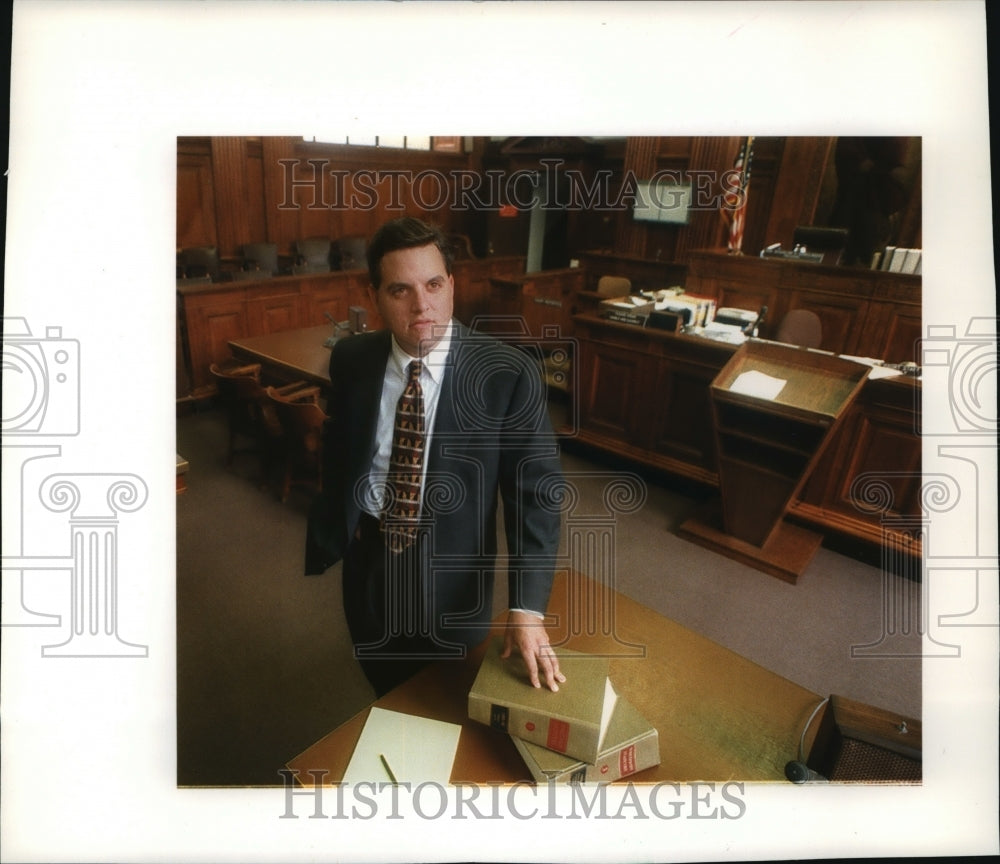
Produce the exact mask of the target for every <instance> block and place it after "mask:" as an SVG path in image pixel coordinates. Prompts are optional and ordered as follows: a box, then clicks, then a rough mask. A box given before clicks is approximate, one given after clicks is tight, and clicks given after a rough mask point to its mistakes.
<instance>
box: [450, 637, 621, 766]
mask: <svg viewBox="0 0 1000 864" xmlns="http://www.w3.org/2000/svg"><path fill="white" fill-rule="evenodd" d="M502 648H503V640H502V639H495V640H493V641H492V642H491V643H490V645H489V647H488V649H487V651H486V656H485V658H484V659H483V663H482V666H480V667H479V672H478V673H477V675H476V680H475V681H474V682H473V684H472V689H471V690H470V691H469V717H470V719H472V720H475V721H477V722H479V723H485V724H486V725H487V726H492V727H493V728H494V729H499V730H500V731H502V732H507V733H509V734H511V735H515V736H517V737H518V738H522V739H524V740H525V741H530V742H531V743H533V744H538V745H539V746H541V747H545V748H547V749H549V750H554V751H556V752H557V753H563V754H565V755H567V756H570V757H572V758H573V759H583V760H584V761H586V762H594V761H596V760H597V754H598V753H600V751H601V745H602V743H603V740H604V733H605V732H606V730H607V727H608V723H609V721H610V719H611V711H612V708H613V707H614V704H615V700H616V696H615V692H614V689H613V688H612V687H611V685H610V682H609V681H608V658H607V657H598V656H593V655H589V654H581V653H580V652H578V651H571V650H569V649H566V648H561V649H555V650H556V655H557V656H558V657H559V666H560V669H561V671H562V672H563V674H564V675H565V676H566V681H565V682H564V683H562V684H560V685H559V690H558V691H557V692H553V691H551V690H549V689H548V688H547V687H545V686H542V687H532V686H531V683H530V682H529V681H528V672H527V669H526V667H525V665H524V661H523V660H522V659H521V658H520V657H519V656H518V655H517V654H516V652H515V654H514V655H512V656H511V657H509V658H507V659H506V660H503V659H501V658H500V653H501V651H502Z"/></svg>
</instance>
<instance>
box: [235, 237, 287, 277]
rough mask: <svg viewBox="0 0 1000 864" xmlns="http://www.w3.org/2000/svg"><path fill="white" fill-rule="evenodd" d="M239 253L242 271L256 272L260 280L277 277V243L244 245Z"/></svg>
mask: <svg viewBox="0 0 1000 864" xmlns="http://www.w3.org/2000/svg"><path fill="white" fill-rule="evenodd" d="M240 252H241V253H242V255H243V269H244V270H246V271H256V272H257V275H258V276H260V277H261V278H263V277H266V276H277V275H278V244H277V243H245V244H243V246H242V247H241V248H240Z"/></svg>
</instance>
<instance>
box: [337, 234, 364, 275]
mask: <svg viewBox="0 0 1000 864" xmlns="http://www.w3.org/2000/svg"><path fill="white" fill-rule="evenodd" d="M367 256H368V238H366V237H362V236H355V237H340V238H339V239H338V240H337V242H336V244H335V248H334V257H335V258H336V260H337V266H338V267H339V268H340V269H341V270H364V269H365V268H366V267H367V266H368V258H367Z"/></svg>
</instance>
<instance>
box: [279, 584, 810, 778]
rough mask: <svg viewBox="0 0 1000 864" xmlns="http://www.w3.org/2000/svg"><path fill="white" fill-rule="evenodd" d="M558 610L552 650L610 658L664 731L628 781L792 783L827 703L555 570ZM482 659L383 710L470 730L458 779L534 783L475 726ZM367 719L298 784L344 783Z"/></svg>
mask: <svg viewBox="0 0 1000 864" xmlns="http://www.w3.org/2000/svg"><path fill="white" fill-rule="evenodd" d="M549 614H550V615H556V616H557V625H556V626H555V627H554V628H553V630H552V633H551V641H552V643H553V644H554V645H565V646H566V647H568V648H572V649H574V650H577V651H585V652H589V653H599V652H602V651H603V652H606V653H608V654H609V655H611V657H612V659H611V665H610V669H611V671H610V676H611V682H612V684H613V685H614V686H615V689H616V690H617V691H618V692H619V693H620V694H621V695H623V696H625V697H626V698H627V699H628V700H629V701H630V702H632V703H633V704H634V705H635V707H636V708H638V709H639V711H641V712H642V713H643V715H644V716H645V717H646V718H647V719H648V720H649V721H650V722H651V723H652V724H653V725H654V726H655V727H656V728H657V730H658V731H659V743H660V759H661V762H660V765H658V766H657V767H654V768H649V769H647V770H645V771H641V772H639V773H637V774H634V775H632V776H631V777H629V778H628V780H629V781H633V782H639V783H659V782H685V781H686V782H693V781H697V780H703V781H711V782H725V781H728V780H736V781H781V782H785V779H784V768H785V764H786V763H787V762H788V761H789V760H790V759H795V758H797V755H798V746H799V736H800V735H801V733H802V728H803V726H804V725H805V724H806V721H807V720H808V719H809V717H810V715H811V714H812V712H813V709H814V708H815V707H816V706H817V705H818V704H819V703H820V702H821V701H822V700H821V697H820V696H818V695H816V694H814V693H811V692H809V691H808V690H806V689H804V688H802V687H800V686H798V685H797V684H794V683H792V682H791V681H788V680H786V679H785V678H782V677H781V676H779V675H776V674H775V673H773V672H770V671H768V670H767V669H764V668H763V667H761V666H758V665H756V664H755V663H752V662H750V661H749V660H747V659H745V658H744V657H740V656H739V655H738V654H734V653H733V652H732V651H729V650H728V649H726V648H723V647H722V646H721V645H718V644H716V643H715V642H712V641H711V640H709V639H706V638H704V637H702V636H699V635H698V634H697V633H694V632H692V631H691V630H688V629H686V628H684V627H681V626H680V625H679V624H676V623H674V622H673V621H670V620H668V619H667V618H664V617H663V616H661V615H659V614H657V613H656V612H653V611H652V610H651V609H648V608H646V607H645V606H642V605H641V604H639V603H637V602H635V601H634V600H631V599H629V598H628V597H625V596H624V595H622V594H620V593H618V592H617V591H613V590H611V589H609V588H607V587H603V588H601V586H598V585H597V584H596V583H595V582H593V581H592V580H590V579H589V578H587V577H585V576H581V575H579V574H575V573H573V574H565V573H561V574H557V578H556V583H555V586H554V588H553V592H552V598H551V600H550V604H549ZM496 632H497V633H499V632H500V631H499V629H497V631H496ZM484 651H485V643H484V644H483V645H481V646H479V647H478V648H477V649H476V650H474V651H473V652H470V654H469V656H468V657H467V658H465V659H464V660H458V661H450V662H449V661H444V662H439V663H437V664H435V665H433V666H429V667H427V668H426V669H424V670H423V671H422V672H421V673H419V674H418V675H417V676H415V677H414V678H412V679H410V680H409V681H407V682H406V683H405V684H402V685H400V686H399V687H397V688H396V689H395V690H393V691H392V692H391V693H389V694H387V695H386V696H384V697H382V698H381V699H379V700H378V701H377V702H376V703H375V704H376V705H378V706H379V707H382V708H386V709H388V710H393V711H401V712H405V713H409V714H414V715H418V716H422V717H430V718H434V719H438V720H444V721H447V722H451V723H458V724H460V725H461V726H462V732H461V736H460V739H459V745H458V753H457V755H456V758H455V763H454V766H453V768H452V774H451V780H452V782H453V783H486V782H500V783H515V782H531V775H530V774H529V773H528V770H527V768H526V767H525V765H524V763H523V762H522V760H521V757H520V756H519V755H518V753H517V750H516V749H515V748H514V745H513V743H511V740H510V738H509V737H508V736H507V735H505V734H504V733H502V732H499V731H497V730H494V729H491V728H490V727H488V726H485V725H482V724H479V723H475V722H473V721H471V720H469V719H467V716H466V715H467V702H466V700H467V695H468V692H469V689H470V687H471V686H472V682H473V679H474V678H475V675H476V671H477V670H478V668H479V663H480V662H481V660H482V657H483V654H484ZM643 654H644V656H642V655H643ZM368 711H369V708H365V709H363V710H362V711H360V712H359V713H358V714H356V715H355V716H354V717H352V718H351V719H350V720H348V721H346V722H345V723H344V724H343V725H341V726H339V727H338V728H337V729H334V730H333V731H332V732H330V733H329V734H328V735H326V736H325V737H324V738H322V739H320V740H319V741H317V742H316V743H315V744H313V745H312V746H311V747H310V748H309V749H307V750H306V751H305V752H304V753H302V754H300V755H298V756H296V757H295V758H294V759H292V760H291V761H290V762H288V766H287V767H288V768H289V769H291V770H292V771H295V772H297V774H296V777H297V780H298V782H299V783H300V784H302V785H304V786H311V785H313V783H314V778H315V779H318V780H319V782H320V783H321V784H323V785H329V784H332V783H336V782H339V780H340V779H341V778H342V777H343V776H344V771H345V769H346V768H347V764H348V762H349V761H350V758H351V755H352V753H353V751H354V745H355V744H356V743H357V740H358V737H359V735H360V734H361V730H362V728H363V726H364V722H365V719H366V717H367V716H368ZM814 732H815V730H814V729H812V728H811V729H810V732H809V734H808V735H807V736H806V752H808V748H809V747H810V746H811V744H812V739H813V737H814ZM310 771H320V772H326V773H325V774H320V775H311V774H309V773H308V772H310Z"/></svg>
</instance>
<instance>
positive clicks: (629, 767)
mask: <svg viewBox="0 0 1000 864" xmlns="http://www.w3.org/2000/svg"><path fill="white" fill-rule="evenodd" d="M618 770H619V771H621V776H622V777H628V775H629V774H634V773H635V744H630V745H629V746H628V747H625V748H624V749H623V750H622V752H621V753H620V754H619V756H618Z"/></svg>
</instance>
